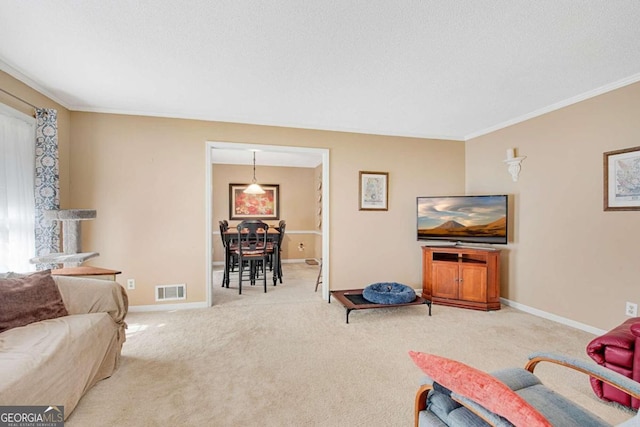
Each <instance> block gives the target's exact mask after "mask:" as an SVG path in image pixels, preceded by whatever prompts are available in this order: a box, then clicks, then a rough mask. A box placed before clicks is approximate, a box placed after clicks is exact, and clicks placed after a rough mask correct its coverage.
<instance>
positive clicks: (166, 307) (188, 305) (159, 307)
mask: <svg viewBox="0 0 640 427" xmlns="http://www.w3.org/2000/svg"><path fill="white" fill-rule="evenodd" d="M194 308H207V303H206V302H205V301H201V302H185V303H181V304H155V305H131V306H129V312H131V313H133V312H146V311H173V310H193V309H194Z"/></svg>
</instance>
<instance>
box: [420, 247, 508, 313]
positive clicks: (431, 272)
mask: <svg viewBox="0 0 640 427" xmlns="http://www.w3.org/2000/svg"><path fill="white" fill-rule="evenodd" d="M422 297H423V298H425V299H428V300H431V301H432V302H433V303H434V304H440V305H449V306H453V307H461V308H470V309H474V310H484V311H488V310H500V251H499V250H496V249H494V248H491V249H490V250H487V249H480V248H478V249H474V248H461V247H431V246H423V247H422Z"/></svg>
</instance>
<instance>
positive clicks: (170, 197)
mask: <svg viewBox="0 0 640 427" xmlns="http://www.w3.org/2000/svg"><path fill="white" fill-rule="evenodd" d="M71 118H72V137H71V140H72V150H71V152H70V157H71V197H72V203H73V204H74V205H75V206H77V207H86V208H95V209H97V211H98V218H97V219H96V220H95V221H90V222H89V223H90V224H88V225H89V226H88V227H86V228H84V229H83V233H84V235H83V239H84V241H83V244H84V245H85V247H86V248H87V249H88V250H95V251H98V252H100V254H101V255H100V257H99V258H96V259H95V260H93V261H92V264H94V265H98V266H102V267H105V268H115V269H121V270H122V272H123V274H122V275H121V276H119V280H120V281H122V282H126V279H128V278H135V279H136V290H134V291H130V300H131V304H132V305H145V304H153V303H154V301H153V287H154V286H155V285H157V284H175V283H186V284H187V286H188V289H187V297H188V300H187V302H197V301H204V300H205V299H206V284H205V281H206V278H205V275H206V268H207V266H208V265H209V263H210V261H209V260H206V259H205V258H206V257H205V252H206V250H205V249H206V236H205V232H206V222H205V221H206V220H205V143H206V141H228V142H242V143H252V144H269V145H285V146H303V147H316V148H328V149H329V150H330V156H329V157H330V182H331V184H330V194H331V195H330V213H329V214H330V217H331V222H330V230H329V232H330V242H329V250H330V253H331V261H330V269H331V270H330V278H329V279H330V283H331V287H332V288H333V289H348V288H354V287H362V286H366V285H367V284H369V283H372V282H375V281H381V280H395V281H398V282H404V283H407V284H410V285H412V286H414V287H420V280H421V279H420V275H421V261H420V245H419V244H418V243H417V242H416V238H415V221H416V219H415V197H416V196H418V195H425V194H448V193H461V192H463V190H464V176H465V172H464V143H462V142H455V141H439V140H427V139H416V138H397V137H384V136H373V135H360V134H351V133H340V132H325V131H313V130H299V129H288V128H277V127H269V126H251V125H240V124H229V123H218V122H203V121H194V120H178V119H163V118H153V117H137V116H123V115H112V114H97V113H80V112H74V113H72V117H71ZM359 170H374V171H386V172H389V179H390V193H389V194H390V200H389V205H390V206H389V211H387V212H361V211H358V171H359ZM260 179H262V178H260ZM293 228H296V227H293ZM85 230H86V232H85ZM214 303H215V302H214Z"/></svg>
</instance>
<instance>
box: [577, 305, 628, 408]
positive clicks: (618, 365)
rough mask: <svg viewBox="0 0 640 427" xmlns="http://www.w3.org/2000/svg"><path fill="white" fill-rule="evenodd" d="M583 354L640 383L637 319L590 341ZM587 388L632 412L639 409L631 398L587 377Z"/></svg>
mask: <svg viewBox="0 0 640 427" xmlns="http://www.w3.org/2000/svg"><path fill="white" fill-rule="evenodd" d="M636 348H637V349H638V351H637V352H636ZM587 354H588V355H589V357H591V358H592V359H593V360H594V361H595V362H596V363H598V364H599V365H602V366H605V367H607V368H609V369H611V370H613V371H616V372H618V373H620V374H622V375H624V376H626V377H628V378H631V379H632V380H634V381H637V382H640V317H634V318H632V319H629V320H627V321H626V322H624V323H623V324H621V325H619V326H617V327H616V328H614V329H612V330H611V331H609V332H607V333H606V334H604V335H602V336H600V337H597V338H594V339H593V340H592V341H591V342H590V343H589V344H588V345H587ZM591 388H593V391H594V392H595V393H596V395H597V396H598V397H599V398H601V399H603V400H607V401H610V402H618V403H620V404H621V405H624V406H629V407H632V408H634V409H638V407H640V400H638V399H632V398H631V397H630V396H629V395H628V394H625V393H623V392H622V391H620V390H618V389H616V388H613V387H611V386H610V385H607V384H603V383H602V381H600V380H597V379H595V378H591Z"/></svg>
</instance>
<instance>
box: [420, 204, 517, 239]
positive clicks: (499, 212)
mask: <svg viewBox="0 0 640 427" xmlns="http://www.w3.org/2000/svg"><path fill="white" fill-rule="evenodd" d="M417 217H418V226H417V232H418V240H419V241H420V240H424V241H432V242H434V243H435V244H437V243H442V244H445V243H446V242H449V243H451V244H456V243H458V242H460V243H478V244H506V243H507V218H508V215H507V196H506V195H486V196H437V197H418V198H417Z"/></svg>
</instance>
